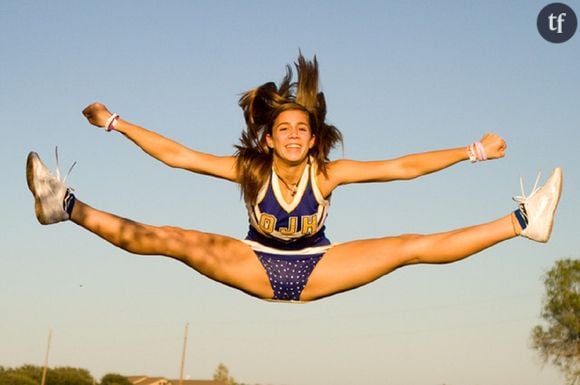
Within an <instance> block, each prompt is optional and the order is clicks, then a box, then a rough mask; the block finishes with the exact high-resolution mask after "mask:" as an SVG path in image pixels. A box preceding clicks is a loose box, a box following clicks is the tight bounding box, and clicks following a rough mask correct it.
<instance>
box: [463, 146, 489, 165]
mask: <svg viewBox="0 0 580 385" xmlns="http://www.w3.org/2000/svg"><path fill="white" fill-rule="evenodd" d="M467 154H468V155H469V161H470V162H471V163H475V162H483V161H485V160H487V154H486V152H485V148H484V147H483V144H481V142H475V143H471V144H470V145H469V146H468V147H467Z"/></svg>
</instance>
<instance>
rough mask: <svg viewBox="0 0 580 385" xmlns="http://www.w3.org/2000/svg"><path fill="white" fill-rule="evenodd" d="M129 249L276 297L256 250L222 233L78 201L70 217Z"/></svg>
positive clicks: (258, 295)
mask: <svg viewBox="0 0 580 385" xmlns="http://www.w3.org/2000/svg"><path fill="white" fill-rule="evenodd" d="M70 219H71V220H72V221H73V222H74V223H76V224H78V225H80V226H82V227H84V228H85V229H87V230H89V231H91V232H92V233H94V234H96V235H98V236H99V237H101V238H103V239H105V240H106V241H108V242H110V243H112V244H113V245H115V246H118V247H120V248H122V249H124V250H126V251H128V252H131V253H134V254H141V255H164V256H167V257H171V258H174V259H177V260H179V261H181V262H183V263H185V264H186V265H188V266H189V267H191V268H193V269H195V270H196V271H198V272H200V273H201V274H203V275H205V276H207V277H209V278H211V279H213V280H216V281H219V282H222V283H224V284H226V285H228V286H232V287H236V288H238V289H240V290H242V291H245V292H247V293H248V294H251V295H254V296H256V297H260V298H272V295H273V294H272V288H271V287H270V283H269V280H268V276H267V275H266V272H265V270H264V268H263V267H262V265H261V264H260V261H259V260H258V258H256V255H255V254H254V252H253V251H252V249H251V248H250V247H249V246H248V245H246V244H244V243H243V242H241V241H239V240H237V239H234V238H229V237H226V236H222V235H215V234H208V233H203V232H199V231H193V230H184V229H180V228H177V227H170V226H162V227H156V226H150V225H146V224H141V223H137V222H134V221H131V220H129V219H125V218H121V217H118V216H116V215H113V214H109V213H106V212H103V211H99V210H96V209H94V208H92V207H90V206H88V205H86V204H84V203H83V202H81V201H79V200H77V201H76V203H75V205H74V208H73V211H72V214H71V218H70Z"/></svg>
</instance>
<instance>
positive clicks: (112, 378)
mask: <svg viewBox="0 0 580 385" xmlns="http://www.w3.org/2000/svg"><path fill="white" fill-rule="evenodd" d="M100 385H132V384H131V382H130V381H129V380H128V379H127V377H125V376H122V375H120V374H114V373H109V374H105V375H104V376H103V378H101V383H100Z"/></svg>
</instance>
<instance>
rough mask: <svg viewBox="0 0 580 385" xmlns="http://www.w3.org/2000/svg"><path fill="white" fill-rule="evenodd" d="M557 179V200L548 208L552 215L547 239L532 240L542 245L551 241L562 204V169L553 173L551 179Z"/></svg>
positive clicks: (557, 169) (556, 169)
mask: <svg viewBox="0 0 580 385" xmlns="http://www.w3.org/2000/svg"><path fill="white" fill-rule="evenodd" d="M553 177H556V178H557V181H558V184H557V186H556V188H557V191H558V195H557V197H556V199H555V200H554V201H553V202H552V204H551V205H550V207H548V210H549V213H550V217H551V218H550V226H549V227H548V232H547V233H546V235H545V237H542V238H534V237H532V238H531V239H533V240H534V241H536V242H540V243H546V242H548V241H549V240H550V236H551V235H552V228H553V227H554V216H555V215H556V209H557V208H558V203H559V202H560V197H561V196H562V184H563V183H562V182H563V178H562V169H561V168H559V167H558V168H555V169H554V171H553V172H552V175H551V176H550V178H553Z"/></svg>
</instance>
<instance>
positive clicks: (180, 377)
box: [43, 322, 189, 385]
mask: <svg viewBox="0 0 580 385" xmlns="http://www.w3.org/2000/svg"><path fill="white" fill-rule="evenodd" d="M188 328H189V322H188V323H186V324H185V335H184V336H183V350H182V352H181V370H180V372H179V385H183V369H184V368H185V353H186V351H187V334H188V333H187V330H188ZM43 385H44V384H43Z"/></svg>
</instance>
